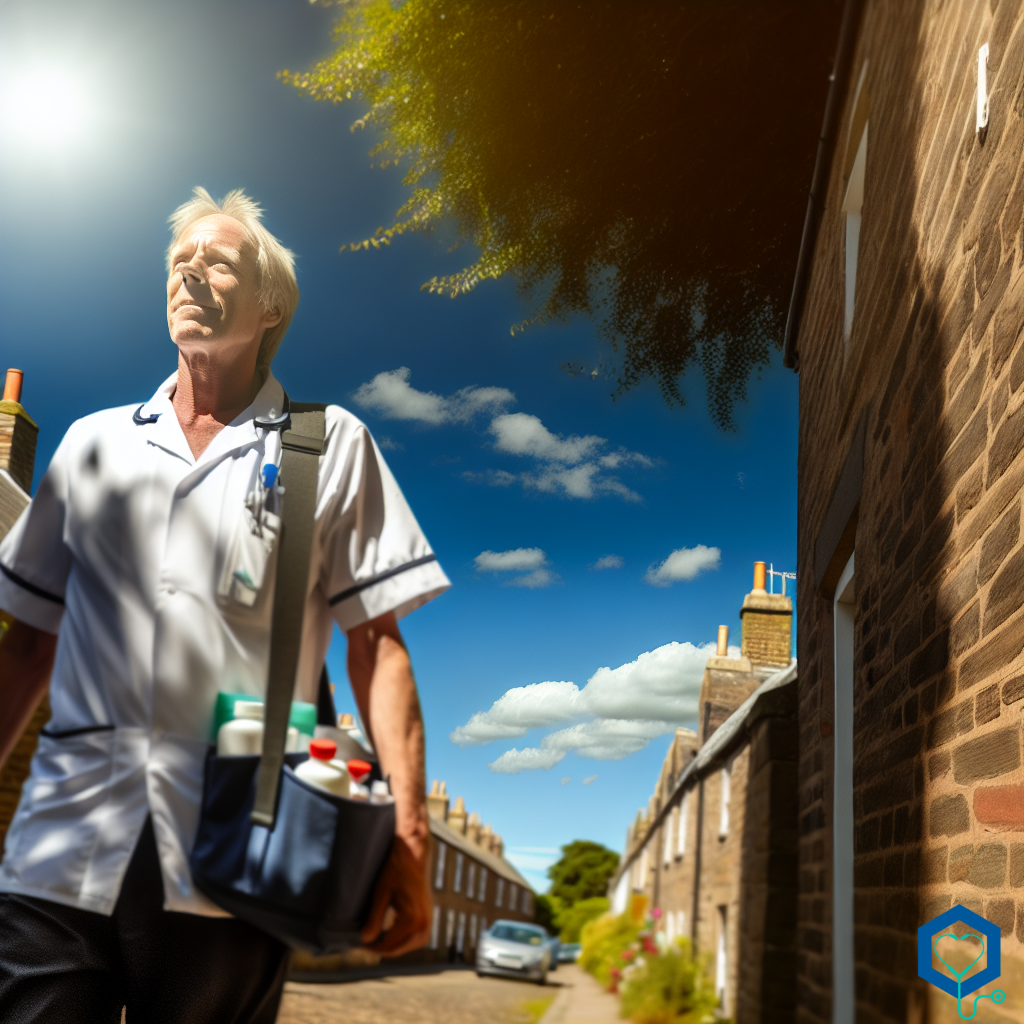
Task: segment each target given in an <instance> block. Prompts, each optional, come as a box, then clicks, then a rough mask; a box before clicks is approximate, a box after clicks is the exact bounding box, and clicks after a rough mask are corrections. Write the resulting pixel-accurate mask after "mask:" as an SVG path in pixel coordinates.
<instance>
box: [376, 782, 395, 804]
mask: <svg viewBox="0 0 1024 1024" xmlns="http://www.w3.org/2000/svg"><path fill="white" fill-rule="evenodd" d="M394 802H395V798H394V797H393V796H392V795H391V787H390V786H389V785H388V784H387V783H386V782H385V781H384V780H383V779H377V780H376V781H375V782H373V783H371V784H370V803H371V804H393V803H394Z"/></svg>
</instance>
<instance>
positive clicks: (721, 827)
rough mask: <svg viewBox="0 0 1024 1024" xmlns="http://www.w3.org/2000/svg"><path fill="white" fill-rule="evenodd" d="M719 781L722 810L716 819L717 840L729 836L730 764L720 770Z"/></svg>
mask: <svg viewBox="0 0 1024 1024" xmlns="http://www.w3.org/2000/svg"><path fill="white" fill-rule="evenodd" d="M721 780H722V810H721V814H720V816H719V819H718V838H719V839H724V838H725V837H726V836H727V835H728V834H729V800H730V798H731V797H732V762H730V763H729V764H727V765H726V766H725V767H724V768H723V769H722V773H721Z"/></svg>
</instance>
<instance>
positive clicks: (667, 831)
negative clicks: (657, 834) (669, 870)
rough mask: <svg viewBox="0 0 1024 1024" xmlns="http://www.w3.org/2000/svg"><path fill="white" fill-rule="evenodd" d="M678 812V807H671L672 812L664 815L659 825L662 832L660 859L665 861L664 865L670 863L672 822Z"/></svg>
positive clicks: (666, 865)
mask: <svg viewBox="0 0 1024 1024" xmlns="http://www.w3.org/2000/svg"><path fill="white" fill-rule="evenodd" d="M678 814H679V808H678V807H673V808H672V813H671V814H667V815H665V820H664V822H663V823H662V826H661V827H662V830H663V832H664V835H663V836H662V841H661V848H662V859H663V860H664V861H665V867H668V866H669V865H670V864H671V863H672V823H673V822H674V821H675V820H676V817H677V815H678Z"/></svg>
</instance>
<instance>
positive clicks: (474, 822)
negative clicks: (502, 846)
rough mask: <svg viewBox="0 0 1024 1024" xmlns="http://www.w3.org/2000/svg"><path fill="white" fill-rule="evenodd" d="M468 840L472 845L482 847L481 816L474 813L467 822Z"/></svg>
mask: <svg viewBox="0 0 1024 1024" xmlns="http://www.w3.org/2000/svg"><path fill="white" fill-rule="evenodd" d="M466 838H467V839H468V840H469V841H470V842H471V843H476V845H477V846H479V845H480V815H479V814H477V813H476V811H474V812H473V813H472V814H471V815H470V816H469V819H468V821H467V822H466Z"/></svg>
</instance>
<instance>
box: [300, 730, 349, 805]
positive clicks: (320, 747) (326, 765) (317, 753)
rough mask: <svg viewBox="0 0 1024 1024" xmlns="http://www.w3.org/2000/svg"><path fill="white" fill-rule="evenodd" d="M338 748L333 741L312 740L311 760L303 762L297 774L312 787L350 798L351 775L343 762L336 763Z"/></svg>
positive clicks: (310, 748)
mask: <svg viewBox="0 0 1024 1024" xmlns="http://www.w3.org/2000/svg"><path fill="white" fill-rule="evenodd" d="M337 752H338V748H337V747H336V746H335V745H334V743H333V741H332V740H312V741H311V742H310V744H309V760H308V761H303V762H302V764H300V765H299V767H298V768H296V769H295V774H296V775H297V776H298V777H299V778H300V779H302V781H303V782H308V783H309V785H311V786H319V787H320V788H321V789H325V790H327V792H328V793H333V794H334V796H349V789H350V780H349V773H348V771H347V770H346V768H345V765H344V764H343V763H342V762H341V761H335V760H334V755H335V754H336V753H337Z"/></svg>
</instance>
